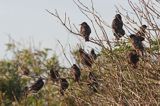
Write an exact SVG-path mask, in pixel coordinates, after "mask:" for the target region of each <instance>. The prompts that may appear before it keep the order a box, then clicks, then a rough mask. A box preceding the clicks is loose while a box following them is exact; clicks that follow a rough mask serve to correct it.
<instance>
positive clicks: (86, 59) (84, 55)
mask: <svg viewBox="0 0 160 106" xmlns="http://www.w3.org/2000/svg"><path fill="white" fill-rule="evenodd" d="M79 54H80V59H81V63H82V64H83V65H86V66H87V67H92V64H93V61H92V59H91V57H90V55H89V54H88V53H86V52H85V51H84V49H82V48H80V49H79Z"/></svg>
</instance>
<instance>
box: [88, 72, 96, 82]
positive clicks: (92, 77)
mask: <svg viewBox="0 0 160 106" xmlns="http://www.w3.org/2000/svg"><path fill="white" fill-rule="evenodd" d="M89 80H90V81H97V78H96V75H95V74H94V73H93V72H89Z"/></svg>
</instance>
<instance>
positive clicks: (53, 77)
mask: <svg viewBox="0 0 160 106" xmlns="http://www.w3.org/2000/svg"><path fill="white" fill-rule="evenodd" d="M50 77H51V80H52V81H53V82H55V81H58V80H59V78H60V75H59V73H58V70H54V68H51V70H50Z"/></svg>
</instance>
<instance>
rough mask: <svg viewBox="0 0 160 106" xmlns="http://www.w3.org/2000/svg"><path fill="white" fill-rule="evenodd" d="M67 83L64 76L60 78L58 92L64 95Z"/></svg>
mask: <svg viewBox="0 0 160 106" xmlns="http://www.w3.org/2000/svg"><path fill="white" fill-rule="evenodd" d="M68 86H69V83H68V81H67V80H66V79H65V78H61V79H60V93H61V95H64V92H65V90H66V89H67V88H68Z"/></svg>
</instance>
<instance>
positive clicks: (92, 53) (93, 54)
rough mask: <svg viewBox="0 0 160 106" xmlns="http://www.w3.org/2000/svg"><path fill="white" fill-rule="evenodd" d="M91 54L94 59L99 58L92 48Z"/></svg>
mask: <svg viewBox="0 0 160 106" xmlns="http://www.w3.org/2000/svg"><path fill="white" fill-rule="evenodd" d="M90 56H91V58H92V59H93V60H96V59H97V54H96V53H95V51H94V49H91V52H90Z"/></svg>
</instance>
